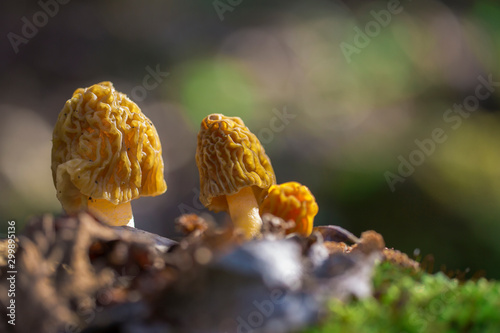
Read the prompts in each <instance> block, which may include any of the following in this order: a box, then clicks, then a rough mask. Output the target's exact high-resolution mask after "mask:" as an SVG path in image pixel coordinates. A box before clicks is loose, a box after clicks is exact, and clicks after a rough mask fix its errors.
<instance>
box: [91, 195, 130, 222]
mask: <svg viewBox="0 0 500 333" xmlns="http://www.w3.org/2000/svg"><path fill="white" fill-rule="evenodd" d="M87 208H88V210H89V212H91V213H92V214H94V215H95V216H96V217H97V218H98V219H100V220H101V221H103V222H106V223H107V224H109V225H112V226H122V225H127V226H129V227H134V215H133V214H132V205H130V201H129V202H125V203H122V204H118V205H115V204H113V203H111V202H109V201H108V200H105V199H92V200H89V201H88V204H87Z"/></svg>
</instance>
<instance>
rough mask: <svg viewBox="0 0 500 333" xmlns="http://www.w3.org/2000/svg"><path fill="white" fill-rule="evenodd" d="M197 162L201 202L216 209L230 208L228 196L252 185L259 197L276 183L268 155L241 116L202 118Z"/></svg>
mask: <svg viewBox="0 0 500 333" xmlns="http://www.w3.org/2000/svg"><path fill="white" fill-rule="evenodd" d="M196 164H197V165H198V170H199V173H200V201H201V203H202V204H203V205H205V207H207V208H209V209H210V210H213V211H215V212H219V211H227V210H228V204H227V200H226V195H232V194H236V193H237V192H238V191H240V190H241V189H242V188H245V187H249V186H251V187H252V189H253V192H254V194H255V196H256V198H259V196H260V195H261V192H262V191H263V190H266V189H267V188H269V186H271V185H272V184H276V176H275V175H274V170H273V167H272V166H271V161H270V160H269V157H268V156H267V155H266V152H265V151H264V148H263V147H262V145H261V144H260V141H259V139H257V137H256V136H255V135H254V134H253V133H252V132H250V130H249V129H248V128H247V127H246V126H245V124H244V123H243V121H242V120H241V119H240V118H239V117H226V116H224V115H222V114H211V115H208V116H207V117H205V119H203V121H202V123H201V128H200V132H199V133H198V146H197V148H196Z"/></svg>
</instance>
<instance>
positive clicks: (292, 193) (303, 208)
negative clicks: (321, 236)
mask: <svg viewBox="0 0 500 333" xmlns="http://www.w3.org/2000/svg"><path fill="white" fill-rule="evenodd" d="M318 210H319V208H318V204H317V203H316V199H315V198H314V196H313V194H312V193H311V191H310V190H309V188H308V187H307V186H305V185H302V184H300V183H298V182H287V183H283V184H279V185H272V186H271V187H269V190H268V191H267V193H263V198H262V200H261V204H260V207H259V211H260V214H261V215H263V214H266V213H270V214H272V215H274V216H278V217H280V218H282V219H283V220H285V221H289V220H292V221H294V222H295V227H294V228H291V229H289V230H287V233H293V232H296V233H299V234H301V235H304V236H309V235H310V234H311V232H312V229H313V223H314V217H315V216H316V214H318Z"/></svg>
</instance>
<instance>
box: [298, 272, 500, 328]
mask: <svg viewBox="0 0 500 333" xmlns="http://www.w3.org/2000/svg"><path fill="white" fill-rule="evenodd" d="M330 311H331V314H330V315H329V317H328V318H327V320H326V321H325V322H324V323H323V324H322V325H320V326H318V327H315V328H311V329H309V330H306V331H305V332H307V333H313V332H314V333H322V332H325V333H326V332H328V333H335V332H342V333H348V332H356V333H365V332H366V333H371V332H384V333H385V332H389V333H390V332H397V333H403V332H404V333H413V332H430V333H432V332H440V333H441V332H481V333H484V332H500V282H490V281H487V280H485V279H480V280H478V281H467V282H464V283H459V281H457V280H456V279H449V278H448V277H446V276H445V275H444V274H442V273H437V274H434V275H431V274H427V273H424V272H419V273H415V272H411V271H409V270H406V269H401V268H399V267H396V266H394V265H392V264H389V263H384V264H381V265H380V266H379V267H378V268H377V270H376V272H375V276H374V297H372V298H367V299H363V300H351V301H350V302H348V303H347V304H346V303H342V302H340V301H332V302H331V303H330Z"/></svg>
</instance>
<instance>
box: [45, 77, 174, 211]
mask: <svg viewBox="0 0 500 333" xmlns="http://www.w3.org/2000/svg"><path fill="white" fill-rule="evenodd" d="M52 141H53V145H52V177H53V180H54V185H55V186H56V189H57V198H58V199H59V201H61V204H62V205H63V208H64V209H65V210H66V211H67V212H69V213H71V212H75V211H78V210H80V209H84V208H85V207H87V201H88V200H89V199H105V200H108V201H109V202H111V203H112V204H115V205H117V204H120V203H124V202H128V201H130V200H132V199H135V198H137V197H139V196H155V195H158V194H161V193H163V192H165V191H166V189H167V185H166V183H165V180H164V176H163V168H164V167H163V159H162V155H161V152H162V150H161V144H160V141H159V138H158V134H157V132H156V129H155V127H154V125H153V124H152V122H151V121H150V120H149V119H148V118H147V117H146V116H145V115H144V114H143V113H142V112H141V110H140V108H139V107H138V106H137V105H136V104H135V103H134V102H132V101H131V100H130V99H129V98H128V97H127V96H126V95H125V94H123V93H120V92H118V91H116V90H115V88H114V87H113V85H112V83H111V82H101V83H98V84H95V85H93V86H91V87H88V88H85V89H83V88H80V89H77V90H76V91H75V92H74V94H73V96H72V98H71V99H69V100H68V101H67V102H66V104H65V105H64V107H63V109H62V110H61V112H60V113H59V116H58V119H57V123H56V126H55V128H54V132H53V139H52Z"/></svg>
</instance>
